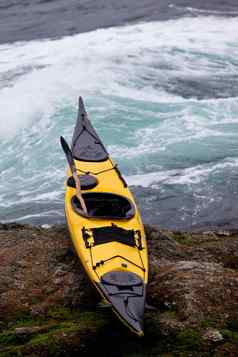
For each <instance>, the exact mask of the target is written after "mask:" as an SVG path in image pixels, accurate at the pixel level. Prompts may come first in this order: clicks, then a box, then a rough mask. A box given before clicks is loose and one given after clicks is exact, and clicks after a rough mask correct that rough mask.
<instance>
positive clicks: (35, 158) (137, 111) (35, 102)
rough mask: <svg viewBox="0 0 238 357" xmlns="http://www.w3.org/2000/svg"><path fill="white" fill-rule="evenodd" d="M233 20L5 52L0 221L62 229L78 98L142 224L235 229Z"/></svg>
mask: <svg viewBox="0 0 238 357" xmlns="http://www.w3.org/2000/svg"><path fill="white" fill-rule="evenodd" d="M237 24H238V22H237V17H234V18H230V19H229V21H228V20H227V19H226V18H222V17H216V16H206V17H205V16H199V17H195V18H194V17H182V18H180V19H176V20H169V21H164V22H159V21H157V22H148V23H141V24H136V25H127V26H124V27H116V28H109V29H104V30H97V31H92V32H89V33H84V34H79V35H73V36H69V37H64V38H61V39H57V40H52V39H49V40H47V39H46V40H41V41H28V42H17V43H13V44H5V45H0V107H1V119H0V152H1V156H0V221H2V222H8V221H17V222H28V223H35V224H45V223H50V224H51V223H61V222H63V221H64V209H63V196H64V191H63V182H64V178H65V169H66V162H65V159H64V156H63V153H62V151H61V149H60V146H59V136H60V135H64V136H65V137H66V138H67V139H68V140H69V141H70V139H71V135H72V132H73V127H74V124H75V119H76V112H77V98H78V96H79V95H81V96H83V97H84V100H85V103H86V106H87V108H88V112H89V115H90V118H91V120H92V122H93V125H94V126H95V128H96V129H97V131H98V133H99V135H100V136H101V138H102V139H103V141H104V143H105V145H106V147H107V148H108V150H109V152H110V153H111V155H112V158H113V159H114V161H116V162H118V164H119V166H120V168H121V170H122V172H123V174H124V175H125V177H126V179H127V181H128V183H129V184H130V186H131V189H132V190H133V192H134V194H135V197H136V200H137V202H138V203H139V206H140V208H141V212H142V216H143V219H144V222H146V223H153V224H159V225H161V226H163V227H170V228H183V229H191V228H200V227H229V228H231V227H237V222H236V219H237V212H238V205H237V192H238V180H237V177H238V176H237V169H238V145H237V142H238V101H237V90H238V74H237V66H238V41H237V40H238V38H237V37H238V35H237V33H238V31H237V29H238V25H237Z"/></svg>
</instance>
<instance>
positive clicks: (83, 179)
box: [67, 175, 98, 190]
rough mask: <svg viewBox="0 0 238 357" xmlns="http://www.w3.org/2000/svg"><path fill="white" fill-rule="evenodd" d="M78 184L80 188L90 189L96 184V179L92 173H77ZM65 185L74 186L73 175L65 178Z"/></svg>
mask: <svg viewBox="0 0 238 357" xmlns="http://www.w3.org/2000/svg"><path fill="white" fill-rule="evenodd" d="M78 177H79V180H80V185H81V189H82V190H90V189H92V188H94V187H96V186H97V184H98V180H97V179H96V177H95V176H92V175H79V176H78ZM67 185H68V186H69V187H73V188H76V185H75V181H74V178H73V176H70V177H69V178H68V180H67Z"/></svg>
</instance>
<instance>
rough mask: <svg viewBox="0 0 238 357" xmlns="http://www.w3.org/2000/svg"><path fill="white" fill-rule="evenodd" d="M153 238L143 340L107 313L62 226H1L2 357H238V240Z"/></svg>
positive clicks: (155, 234) (161, 234)
mask: <svg viewBox="0 0 238 357" xmlns="http://www.w3.org/2000/svg"><path fill="white" fill-rule="evenodd" d="M146 234H147V240H148V247H149V254H150V282H149V285H148V292H147V300H148V304H149V305H151V306H153V307H154V308H155V309H149V310H147V312H146V314H145V337H143V338H141V339H140V338H137V337H135V336H133V335H131V334H130V332H128V331H127V329H126V328H125V327H124V326H123V325H122V324H121V323H120V322H119V321H118V320H117V318H116V317H115V316H114V315H113V313H112V312H111V310H110V308H109V309H108V308H103V307H102V306H101V305H100V302H99V297H98V295H97V293H96V292H95V290H94V289H93V288H92V286H91V285H90V282H89V281H88V279H87V277H86V276H85V273H84V271H83V269H82V267H81V265H80V263H79V261H78V258H77V257H76V256H75V255H74V252H73V249H72V245H71V241H70V239H69V236H68V232H67V229H66V227H65V226H55V227H51V228H49V227H45V228H43V227H32V226H26V225H17V224H9V225H0V356H1V357H7V356H18V357H20V356H22V357H23V356H24V357H25V356H94V355H96V354H97V355H98V356H100V357H104V356H105V357H106V356H108V357H109V356H130V357H134V356H138V357H140V356H237V355H238V232H236V231H229V232H226V231H220V232H219V231H218V232H210V231H209V232H203V233H188V232H184V233H181V232H171V231H168V230H158V229H155V228H153V227H150V226H147V227H146Z"/></svg>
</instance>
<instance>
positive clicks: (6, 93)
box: [0, 17, 238, 138]
mask: <svg viewBox="0 0 238 357" xmlns="http://www.w3.org/2000/svg"><path fill="white" fill-rule="evenodd" d="M175 34H176V36H175ZM236 43H237V19H236V18H231V19H229V21H227V19H221V18H219V19H217V18H215V17H199V18H183V19H179V20H170V21H165V22H153V23H146V24H137V25H130V26H126V27H122V28H111V29H105V30H98V31H93V32H91V33H84V34H79V35H75V36H71V37H65V38H62V39H58V40H44V41H30V42H26V43H25V42H22V43H15V44H9V45H6V44H5V45H3V46H0V79H1V77H2V78H3V79H2V82H3V84H2V85H3V87H2V88H1V90H0V107H1V113H2V115H1V119H0V136H1V137H2V138H3V137H5V136H6V135H14V134H15V132H16V131H17V130H19V128H22V127H27V126H28V125H30V124H31V123H34V122H39V121H42V122H45V121H49V120H50V118H51V116H52V113H54V111H55V108H56V107H57V106H62V103H63V102H64V103H65V101H67V102H69V103H75V102H76V97H77V96H78V95H79V94H87V95H88V96H90V95H91V96H94V97H95V96H97V95H104V96H109V95H116V96H119V97H120V96H121V97H128V98H131V99H134V100H135V99H136V100H144V101H150V102H179V101H182V102H184V99H182V98H180V97H179V96H176V95H171V94H169V93H167V92H166V91H165V90H164V89H163V88H162V87H160V88H157V89H155V87H154V85H153V80H154V78H155V77H156V76H157V78H158V80H161V81H162V82H164V83H166V82H167V81H169V80H170V79H171V78H173V77H177V76H179V77H180V78H182V77H186V76H188V77H189V78H191V77H193V76H194V77H196V76H197V75H199V76H201V75H203V74H204V75H209V74H211V73H216V74H219V75H223V74H224V73H230V72H231V71H233V70H235V69H234V66H232V62H230V60H229V59H230V58H233V59H234V60H236V58H237V55H238V49H237V46H236ZM209 56H210V58H209ZM214 56H218V57H219V58H220V59H221V61H223V65H222V66H221V68H220V69H218V68H216V66H214V63H213V58H214ZM226 63H227V66H226ZM228 64H229V65H228ZM165 65H167V67H168V70H166V69H165V68H164V66H165ZM160 67H161V69H160ZM6 73H8V80H7V81H6V83H5V85H4V74H6ZM9 73H10V74H11V73H13V74H14V73H22V75H21V74H19V75H18V76H16V77H14V76H13V79H12V80H10V79H9V76H10V75H9ZM144 74H145V75H147V76H149V77H151V85H150V84H149V83H148V81H147V82H143V78H142V77H143V75H144ZM9 82H10V83H11V85H10V86H9ZM140 83H141V84H140Z"/></svg>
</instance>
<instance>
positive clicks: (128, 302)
mask: <svg viewBox="0 0 238 357" xmlns="http://www.w3.org/2000/svg"><path fill="white" fill-rule="evenodd" d="M71 150H72V154H73V158H74V162H75V166H76V169H77V174H78V176H79V178H80V183H81V190H82V196H83V198H84V201H85V204H86V207H87V213H85V211H84V210H83V209H82V207H81V204H80V201H79V200H78V198H77V196H76V189H75V182H74V179H73V177H72V176H71V171H70V170H69V169H68V171H67V176H68V178H67V181H66V185H65V189H66V194H65V212H66V220H67V224H68V228H69V231H70V235H71V238H72V241H73V244H74V247H75V250H76V252H77V254H78V256H79V258H80V260H81V262H82V264H83V267H84V269H85V271H86V273H87V274H88V276H89V278H90V280H91V281H92V282H93V283H94V285H95V287H96V288H97V290H98V291H99V293H100V294H101V296H102V297H103V299H104V300H105V301H106V302H107V303H109V304H110V305H111V307H112V309H113V310H114V312H115V313H116V314H117V315H118V317H119V318H120V319H121V320H122V322H123V323H124V324H126V325H127V326H128V327H129V328H130V329H131V330H132V331H133V332H134V333H136V334H138V335H140V336H141V335H143V317H144V307H145V296H146V284H147V280H148V255H147V246H146V239H145V232H144V228H143V224H142V221H141V217H140V213H139V210H138V208H137V206H136V203H135V201H134V198H133V196H132V194H131V192H130V191H129V189H128V187H127V184H126V182H125V180H124V179H123V177H122V176H121V173H120V171H119V170H118V168H117V166H116V165H115V164H114V163H113V161H112V160H111V158H110V156H109V154H108V152H107V151H106V149H105V147H104V145H103V143H102V141H101V140H100V138H99V137H98V135H97V133H96V131H95V130H94V128H93V126H92V125H91V123H90V121H89V119H88V116H87V113H86V111H85V108H84V104H83V101H82V98H79V111H78V118H77V123H76V126H75V130H74V134H73V139H72V145H71Z"/></svg>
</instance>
